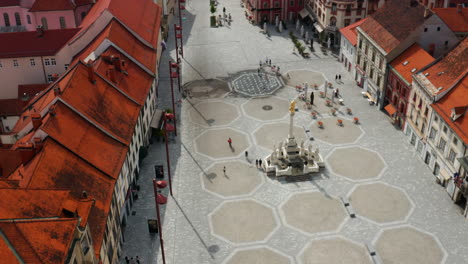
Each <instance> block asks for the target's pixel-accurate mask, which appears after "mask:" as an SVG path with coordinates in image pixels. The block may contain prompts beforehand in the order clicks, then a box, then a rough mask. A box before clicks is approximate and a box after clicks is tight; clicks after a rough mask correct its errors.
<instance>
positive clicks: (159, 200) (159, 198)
mask: <svg viewBox="0 0 468 264" xmlns="http://www.w3.org/2000/svg"><path fill="white" fill-rule="evenodd" d="M166 186H167V183H166V182H165V181H156V179H153V190H154V202H155V203H156V217H157V218H158V234H159V244H160V246H161V255H162V261H163V264H166V256H165V254H164V241H163V238H162V229H161V212H160V210H159V205H160V204H165V203H167V198H166V197H164V195H162V194H160V193H159V191H158V188H159V189H163V188H166Z"/></svg>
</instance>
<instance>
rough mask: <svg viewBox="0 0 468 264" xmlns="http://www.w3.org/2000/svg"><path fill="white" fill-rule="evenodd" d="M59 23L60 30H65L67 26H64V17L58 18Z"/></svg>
mask: <svg viewBox="0 0 468 264" xmlns="http://www.w3.org/2000/svg"><path fill="white" fill-rule="evenodd" d="M59 21H60V28H62V29H63V28H66V27H67V25H66V24H65V18H64V17H60V18H59Z"/></svg>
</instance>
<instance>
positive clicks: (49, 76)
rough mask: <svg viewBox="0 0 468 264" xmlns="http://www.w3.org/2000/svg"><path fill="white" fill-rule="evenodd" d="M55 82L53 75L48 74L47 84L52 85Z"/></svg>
mask: <svg viewBox="0 0 468 264" xmlns="http://www.w3.org/2000/svg"><path fill="white" fill-rule="evenodd" d="M52 81H53V78H52V74H47V82H49V83H51V82H52Z"/></svg>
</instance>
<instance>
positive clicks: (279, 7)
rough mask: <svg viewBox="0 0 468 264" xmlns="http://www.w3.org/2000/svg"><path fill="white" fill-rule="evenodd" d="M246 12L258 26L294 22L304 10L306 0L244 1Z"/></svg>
mask: <svg viewBox="0 0 468 264" xmlns="http://www.w3.org/2000/svg"><path fill="white" fill-rule="evenodd" d="M244 3H245V7H246V11H247V13H248V15H249V16H250V17H251V20H253V21H255V22H256V23H257V24H263V23H264V22H268V23H275V22H276V17H278V19H279V20H282V21H293V20H295V19H297V18H298V16H299V12H300V11H301V10H302V9H304V0H244Z"/></svg>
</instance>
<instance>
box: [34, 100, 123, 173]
mask: <svg viewBox="0 0 468 264" xmlns="http://www.w3.org/2000/svg"><path fill="white" fill-rule="evenodd" d="M55 112H56V115H55V116H53V117H51V116H50V115H49V116H48V118H46V119H45V120H44V125H43V126H42V130H44V132H46V133H47V134H48V135H49V136H50V137H52V138H54V139H55V140H56V141H58V142H60V144H62V145H64V146H65V147H67V148H68V149H69V150H71V151H72V152H74V153H75V154H76V155H78V156H80V157H82V158H83V159H85V160H86V161H88V162H89V163H91V164H93V165H94V166H96V167H97V168H98V169H100V170H101V171H103V172H105V173H106V174H107V175H109V176H111V177H113V178H115V179H117V178H118V176H119V172H120V170H121V166H122V165H123V163H124V160H125V157H126V154H127V146H126V145H124V144H122V143H120V142H118V141H116V140H114V139H113V138H111V137H109V136H108V135H106V134H105V133H103V132H102V131H101V130H99V129H97V128H96V127H95V126H93V125H92V124H91V123H89V122H88V121H86V120H85V119H83V118H82V117H81V116H79V115H78V114H77V113H75V112H74V111H73V110H71V109H70V108H68V107H67V106H66V105H64V104H63V103H61V102H57V104H56V107H55Z"/></svg>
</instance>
